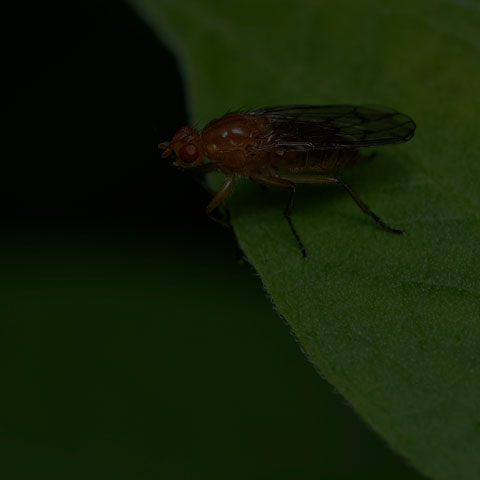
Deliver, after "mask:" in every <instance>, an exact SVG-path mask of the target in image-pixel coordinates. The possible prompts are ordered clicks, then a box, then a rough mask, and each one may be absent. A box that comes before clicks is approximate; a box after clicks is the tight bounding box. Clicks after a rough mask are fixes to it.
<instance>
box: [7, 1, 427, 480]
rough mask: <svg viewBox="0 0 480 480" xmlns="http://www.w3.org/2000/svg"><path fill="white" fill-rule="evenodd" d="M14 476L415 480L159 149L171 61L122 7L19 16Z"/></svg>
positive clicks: (16, 10) (23, 10)
mask: <svg viewBox="0 0 480 480" xmlns="http://www.w3.org/2000/svg"><path fill="white" fill-rule="evenodd" d="M5 18H7V19H8V23H9V32H8V33H9V39H10V42H9V47H10V48H9V52H8V56H7V59H6V62H7V67H8V68H7V69H6V71H7V72H8V73H7V81H8V87H7V88H6V90H5V96H4V98H5V103H6V118H7V120H8V126H7V127H6V134H7V135H6V142H5V143H4V145H3V146H4V155H2V157H3V158H4V159H5V163H4V166H3V172H2V175H1V182H0V195H1V200H2V201H1V209H2V218H3V222H2V235H1V241H0V243H1V250H0V268H1V274H0V282H1V290H0V326H1V329H2V333H1V336H0V339H1V345H0V359H1V360H0V369H1V379H2V395H1V397H0V478H5V479H17V478H18V479H47V478H48V479H57V478H58V479H70V478H72V479H83V478H88V479H96V478H98V479H100V478H101V479H106V478H128V479H129V478H135V479H143V478H145V479H151V478H167V479H203V478H209V479H215V478H219V479H220V478H222V479H223V478H232V479H236V478H238V479H244V478H249V479H250V478H251V479H264V478H265V479H267V478H268V479H270V478H271V479H314V478H315V479H317V478H318V479H359V478H369V479H381V478H382V479H383V478H391V479H411V478H420V475H418V474H417V473H416V472H415V471H414V470H413V469H412V468H410V467H409V466H408V465H406V463H405V462H404V460H403V459H401V458H400V457H398V456H397V455H395V454H394V453H393V452H392V451H390V450H389V448H388V447H386V446H385V445H384V443H383V442H382V440H381V439H379V438H378V437H377V436H376V434H375V433H374V432H372V431H371V430H370V428H369V427H368V426H367V425H365V424H364V423H363V422H362V421H361V420H360V419H359V418H358V417H357V415H356V414H355V413H354V411H353V410H352V409H351V408H350V407H349V406H348V405H346V404H345V401H344V400H343V399H342V398H341V397H340V396H339V395H338V394H336V393H335V392H334V390H333V388H332V387H331V386H330V385H328V384H327V383H326V382H325V381H324V380H322V379H321V377H320V376H319V375H318V373H317V372H315V370H314V368H313V366H312V365H311V364H310V363H309V362H308V361H307V359H306V358H305V356H304V354H303V353H302V352H301V349H300V346H299V345H298V343H297V342H296V341H295V338H294V337H293V336H292V335H291V334H290V330H289V327H288V326H287V325H286V324H285V323H284V322H283V321H282V319H281V318H279V317H278V315H277V314H276V313H275V312H274V310H273V308H272V305H271V303H270V301H269V299H268V298H267V297H266V295H265V292H264V291H263V288H262V285H261V282H260V280H259V279H258V278H257V277H256V275H255V272H254V271H253V270H252V269H251V268H250V266H249V265H248V264H246V263H245V262H242V261H239V255H238V251H237V248H236V246H235V241H234V238H233V236H232V234H231V233H230V232H228V231H224V230H223V229H222V228H221V227H219V226H217V225H215V224H214V223H212V222H210V221H209V220H208V219H207V218H205V217H204V214H203V210H204V206H205V205H206V203H207V201H208V196H207V194H206V193H205V192H203V191H202V189H201V188H200V187H199V186H198V185H197V184H196V183H194V182H193V181H192V180H191V179H190V178H189V177H188V176H185V175H181V174H180V173H179V172H177V171H176V170H175V169H174V168H173V167H172V166H171V165H168V162H164V161H163V162H162V160H161V158H160V155H159V152H157V150H156V143H158V141H160V140H164V139H168V138H170V137H171V135H172V133H173V132H174V131H175V130H176V129H177V128H178V127H179V126H181V125H182V124H185V123H187V121H188V120H187V118H186V114H185V105H184V98H183V89H182V80H181V77H180V74H179V73H178V70H177V67H176V64H175V60H174V59H173V58H172V56H171V54H170V53H169V52H168V51H166V50H165V49H164V47H163V46H162V45H160V44H159V43H158V40H157V39H156V38H155V36H154V35H153V34H152V33H151V32H150V31H149V29H148V28H147V27H146V26H145V25H143V24H142V22H141V21H140V20H138V19H137V17H136V16H135V15H134V13H133V12H132V11H131V10H130V9H129V8H128V7H127V6H126V5H124V4H123V3H120V2H106V1H103V2H83V3H82V4H81V5H75V6H73V5H68V6H67V5H65V4H63V3H60V2H57V3H55V2H49V3H48V4H42V5H38V4H36V3H33V2H32V3H31V4H28V3H27V4H25V3H22V4H21V5H17V6H15V5H10V6H9V7H8V11H7V13H6V17H5Z"/></svg>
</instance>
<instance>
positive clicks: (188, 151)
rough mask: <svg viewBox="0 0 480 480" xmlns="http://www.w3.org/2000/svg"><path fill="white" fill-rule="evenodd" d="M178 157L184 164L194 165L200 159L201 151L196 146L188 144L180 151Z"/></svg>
mask: <svg viewBox="0 0 480 480" xmlns="http://www.w3.org/2000/svg"><path fill="white" fill-rule="evenodd" d="M178 156H179V157H180V160H181V161H182V162H184V163H193V162H195V160H197V159H198V156H199V151H198V148H197V146H196V145H195V144H193V143H187V144H186V145H184V146H183V147H182V148H181V149H180V150H179V151H178Z"/></svg>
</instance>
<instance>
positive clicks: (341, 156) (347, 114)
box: [159, 105, 415, 257]
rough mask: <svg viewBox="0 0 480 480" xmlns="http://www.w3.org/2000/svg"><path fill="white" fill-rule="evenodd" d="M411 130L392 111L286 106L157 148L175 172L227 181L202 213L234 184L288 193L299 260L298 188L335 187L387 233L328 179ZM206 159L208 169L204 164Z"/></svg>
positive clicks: (247, 114) (182, 134)
mask: <svg viewBox="0 0 480 480" xmlns="http://www.w3.org/2000/svg"><path fill="white" fill-rule="evenodd" d="M414 132H415V122H414V121H413V120H412V119H411V118H410V117H408V116H407V115H404V114H402V113H398V112H396V111H395V110H393V109H390V108H384V107H376V106H375V107H373V106H363V105H362V106H359V105H320V106H315V105H284V106H277V107H267V108H258V109H254V110H248V111H244V112H234V113H227V114H226V115H223V116H222V117H219V118H216V119H214V120H212V121H211V122H210V123H209V124H208V125H207V126H206V127H205V128H204V129H203V130H202V131H201V132H200V133H199V132H197V131H196V130H195V129H193V128H192V127H188V126H185V127H182V128H180V129H179V130H178V131H177V133H176V134H175V136H174V137H173V139H172V141H171V142H163V143H160V144H159V148H161V149H164V150H165V151H164V152H163V155H162V157H164V158H167V157H169V156H170V154H171V153H172V152H173V153H174V154H175V157H176V158H175V161H174V165H176V166H178V167H181V168H194V167H197V168H196V169H195V168H194V169H195V170H197V171H200V172H211V171H214V170H218V171H220V172H222V173H223V174H225V176H226V178H225V181H224V182H223V185H222V186H221V187H220V189H219V190H218V191H217V192H216V193H215V194H214V195H213V198H212V200H211V202H210V203H209V204H208V206H207V209H206V213H207V215H209V216H211V217H212V218H214V217H213V215H212V212H213V211H214V210H215V209H216V208H217V207H219V206H220V205H221V204H222V203H223V202H224V201H225V199H226V198H227V197H228V195H229V194H230V192H231V190H232V186H233V182H234V180H235V178H236V177H238V176H243V177H249V178H250V179H251V180H253V181H255V182H258V183H260V184H263V185H267V186H272V187H282V188H288V189H289V190H290V197H289V200H288V202H287V205H286V207H285V210H284V216H285V218H286V219H287V221H288V224H289V226H290V230H291V231H292V233H293V235H294V237H295V239H296V241H297V243H298V245H299V247H300V250H301V252H302V255H303V256H304V257H305V256H306V250H305V247H304V246H303V243H302V241H301V240H300V237H299V235H298V233H297V231H296V230H295V228H294V226H293V223H292V220H291V218H290V213H291V210H292V205H293V199H294V196H295V188H296V185H297V184H300V183H305V184H316V185H325V184H332V185H339V186H341V187H343V188H344V189H345V190H346V191H347V192H348V193H349V194H350V196H351V197H352V198H353V200H354V201H355V202H356V204H357V205H358V206H359V207H360V209H361V210H362V211H363V212H365V213H366V214H367V215H370V217H372V218H373V220H375V221H376V222H377V223H378V224H379V225H380V226H381V227H382V228H383V229H384V230H387V231H389V232H392V233H397V234H401V233H403V232H402V230H397V229H395V228H391V227H389V226H388V225H387V224H386V223H385V222H383V221H382V220H381V219H380V218H379V217H378V216H377V215H376V214H375V213H373V212H372V210H370V208H369V207H368V206H367V205H366V204H365V203H364V202H363V201H362V200H361V199H360V198H359V197H358V195H357V194H356V193H355V192H354V191H353V190H352V188H351V187H350V186H349V185H348V184H346V183H345V182H344V181H343V180H341V179H340V178H338V177H337V176H333V175H332V172H335V171H338V170H340V169H342V168H345V167H348V166H350V165H352V164H354V163H355V162H356V161H357V160H359V159H360V158H361V157H360V155H359V153H358V148H360V147H372V146H377V145H387V144H393V143H401V142H406V141H408V140H410V139H411V138H412V137H413V134H414ZM204 158H206V159H208V160H209V162H208V163H203V162H204Z"/></svg>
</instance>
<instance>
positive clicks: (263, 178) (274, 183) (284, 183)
mask: <svg viewBox="0 0 480 480" xmlns="http://www.w3.org/2000/svg"><path fill="white" fill-rule="evenodd" d="M255 180H256V181H257V182H259V183H261V184H264V185H269V186H271V187H280V188H289V189H290V197H289V198H288V202H287V205H286V206H285V210H284V211H283V215H284V217H285V218H286V219H287V222H288V225H289V227H290V230H291V231H292V234H293V236H294V237H295V240H296V241H297V243H298V246H299V247H300V251H301V252H302V256H303V257H304V258H305V257H306V256H307V251H306V250H305V247H304V245H303V243H302V241H301V240H300V236H299V235H298V233H297V231H296V230H295V227H294V226H293V223H292V219H291V218H290V214H291V213H292V207H293V199H294V198H295V182H294V181H291V180H289V179H286V178H280V177H274V176H269V175H260V176H258V177H255Z"/></svg>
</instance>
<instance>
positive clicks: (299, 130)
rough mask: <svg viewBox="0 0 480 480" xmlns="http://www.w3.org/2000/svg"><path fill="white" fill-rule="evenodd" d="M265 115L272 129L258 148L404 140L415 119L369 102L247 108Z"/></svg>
mask: <svg viewBox="0 0 480 480" xmlns="http://www.w3.org/2000/svg"><path fill="white" fill-rule="evenodd" d="M247 113H249V114H250V115H260V116H265V117H267V118H268V119H269V120H270V124H271V131H270V133H269V135H268V136H266V138H265V139H264V140H263V141H262V142H260V143H259V144H258V145H257V146H256V147H255V149H256V150H259V151H267V150H276V151H279V150H283V151H304V150H332V149H352V148H357V147H370V146H375V145H387V144H392V143H399V142H406V141H408V140H410V139H411V138H412V137H413V134H414V132H415V122H414V121H413V120H412V119H411V118H410V117H408V116H407V115H404V114H403V113H399V112H397V111H395V110H393V109H391V108H385V107H377V106H368V105H320V106H318V105H284V106H278V107H266V108H258V109H255V110H249V111H248V112H247Z"/></svg>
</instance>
